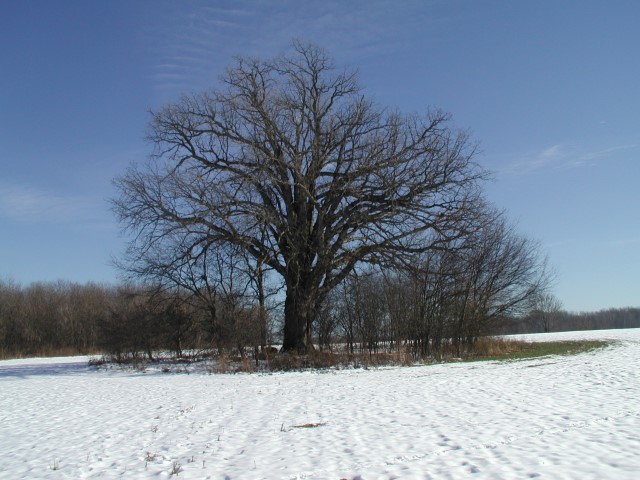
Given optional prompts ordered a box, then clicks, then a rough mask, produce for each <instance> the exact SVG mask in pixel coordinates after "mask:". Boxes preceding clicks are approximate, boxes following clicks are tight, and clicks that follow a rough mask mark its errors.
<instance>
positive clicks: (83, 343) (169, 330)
mask: <svg viewBox="0 0 640 480" xmlns="http://www.w3.org/2000/svg"><path fill="white" fill-rule="evenodd" d="M266 322H267V316H266V315H265V314H263V312H260V311H258V310H257V309H256V308H253V307H248V306H246V305H243V304H242V303H241V301H240V299H239V298H237V297H236V298H234V297H227V298H224V299H223V298H221V297H220V298H218V299H216V301H215V303H213V302H212V303H211V304H209V305H205V304H204V302H202V301H201V300H200V301H199V299H198V298H195V297H193V296H187V295H185V294H184V292H180V293H175V292H173V293H172V292H168V291H166V290H162V289H158V288H157V286H154V287H150V286H144V285H121V286H111V285H101V284H94V283H89V284H84V285H81V284H77V283H72V282H66V281H58V282H53V283H34V284H31V285H29V286H26V287H22V286H20V285H18V284H16V283H12V282H1V281H0V358H10V357H19V356H42V355H68V354H89V353H105V354H108V355H111V356H112V357H113V358H114V359H116V360H134V361H135V360H138V359H140V358H141V357H142V356H146V357H148V358H149V359H153V358H154V354H155V352H158V351H163V350H168V351H171V352H174V353H175V355H176V356H178V357H181V356H182V355H183V353H184V350H185V349H199V350H211V349H216V350H217V351H219V352H222V351H225V350H227V351H231V350H234V351H235V352H237V353H239V354H241V355H244V354H245V352H246V349H247V348H248V347H254V348H257V346H258V345H265V344H266V343H267V342H268V341H269V337H268V331H267V323H266Z"/></svg>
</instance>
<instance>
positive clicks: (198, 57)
mask: <svg viewBox="0 0 640 480" xmlns="http://www.w3.org/2000/svg"><path fill="white" fill-rule="evenodd" d="M180 5H181V8H179V9H175V10H173V11H172V12H170V13H169V14H168V15H171V18H166V17H162V18H159V19H158V21H157V24H156V25H154V26H153V27H152V28H150V29H149V32H150V33H149V40H150V48H151V49H152V53H153V54H154V56H155V57H156V58H157V59H158V60H157V63H156V65H155V66H154V67H153V71H152V81H153V82H154V86H155V88H156V89H157V91H159V92H161V93H162V94H163V96H171V97H175V96H176V95H177V94H180V93H185V92H188V91H193V90H200V89H203V88H208V87H209V86H211V84H212V82H214V81H215V79H216V77H217V76H218V75H219V74H220V73H222V72H223V71H224V68H225V67H226V66H227V65H228V64H229V62H230V61H231V58H232V57H233V56H234V55H238V54H241V55H248V56H251V55H256V56H260V57H267V58H268V57H271V56H273V55H277V54H279V53H281V52H283V51H284V50H286V49H287V47H288V46H289V44H290V41H291V39H292V38H299V39H301V40H303V41H310V42H315V43H318V44H320V45H321V46H323V47H324V48H326V49H327V50H328V51H329V52H330V53H331V54H332V55H334V56H335V58H336V60H338V61H339V62H345V63H347V64H361V63H362V62H363V60H364V59H366V58H368V57H372V58H373V57H378V56H379V55H380V54H381V53H383V52H384V51H389V50H392V49H394V48H397V47H398V45H401V44H406V43H407V42H411V38H408V37H410V36H411V35H413V34H415V33H416V32H423V31H424V29H425V28H427V27H428V25H429V24H430V23H431V22H434V21H437V20H436V19H435V18H433V15H429V10H428V9H425V2H424V1H413V2H406V3H405V4H403V5H404V7H403V9H400V10H399V9H398V8H397V4H396V3H395V2H393V1H389V0H359V1H354V2H349V4H348V6H345V3H344V2H342V1H339V0H327V1H325V2H308V3H304V4H301V3H300V2H298V1H296V0H281V1H278V2H264V3H256V2H249V1H244V0H238V1H236V2H234V5H233V8H220V7H216V6H212V5H211V4H210V3H209V2H204V1H197V0H196V1H193V2H190V3H189V4H188V5H189V7H188V8H185V7H184V4H180ZM407 10H409V12H407ZM394 19H395V20H398V22H400V20H402V25H403V28H402V29H398V28H390V27H389V25H390V24H394ZM398 22H395V23H398ZM345 32H348V35H345Z"/></svg>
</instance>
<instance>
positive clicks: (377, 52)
mask: <svg viewBox="0 0 640 480" xmlns="http://www.w3.org/2000/svg"><path fill="white" fill-rule="evenodd" d="M638 18H640V3H639V2H636V1H632V0H629V1H624V0H620V1H616V2H604V1H587V0H583V1H577V0H576V1H571V0H556V1H547V0H543V1H537V2H520V1H508V0H504V1H491V0H488V1H476V0H448V1H446V0H432V1H428V0H425V1H406V2H402V1H392V0H390V1H376V0H369V1H337V0H333V1H331V0H329V1H324V2H315V1H300V0H298V1H296V0H274V1H269V2H266V1H264V2H258V1H242V0H239V1H195V0H193V1H158V0H138V1H135V2H132V1H128V0H112V1H105V2H89V1H84V0H75V1H64V0H61V1H56V2H51V1H34V0H32V1H28V0H27V1H13V2H11V1H7V2H2V3H0V72H1V74H0V278H3V279H12V280H15V281H17V282H19V283H22V284H26V283H30V282H33V281H39V280H44V281H50V280H56V279H66V280H72V281H77V282H87V281H98V282H115V281H116V280H117V272H116V271H115V270H114V269H113V268H112V267H111V266H110V258H111V257H112V256H117V255H119V254H120V253H121V252H122V251H123V249H124V247H125V243H126V237H125V236H123V235H122V234H121V232H120V228H119V225H118V224H117V222H116V220H115V218H114V216H113V214H112V212H111V211H110V207H109V204H108V199H109V198H111V197H113V195H114V194H115V192H114V190H113V188H112V185H111V179H112V178H113V177H114V176H116V175H118V174H120V173H123V172H124V170H125V169H126V167H127V166H128V165H129V164H130V163H131V162H135V161H141V160H144V159H145V157H146V156H147V155H148V153H149V152H150V150H151V147H150V145H148V144H147V143H146V142H145V140H144V136H145V130H146V126H147V122H148V119H149V116H148V113H147V112H148V110H149V109H152V108H154V107H157V106H159V105H162V104H163V103H166V102H169V101H171V100H173V99H176V98H177V97H178V96H179V95H180V94H182V93H188V92H191V91H200V90H203V89H205V88H208V87H211V86H215V85H216V83H217V81H218V78H219V76H220V74H222V73H223V72H224V69H225V67H226V66H227V65H229V64H230V63H231V62H232V61H233V57H234V55H257V56H261V57H271V56H274V55H277V54H279V53H282V52H284V51H285V50H286V49H287V47H288V45H289V44H290V41H291V39H292V38H294V37H295V38H299V39H301V40H305V41H310V42H313V43H316V44H319V45H321V46H323V47H324V48H326V49H327V50H328V51H329V53H330V54H332V55H333V56H334V58H335V59H336V61H337V62H338V63H339V64H341V65H350V66H354V67H357V68H358V70H359V72H360V80H361V83H362V84H363V85H364V87H365V88H366V93H367V94H368V95H370V96H371V97H373V98H374V99H375V100H376V101H377V102H379V103H380V104H383V105H388V106H391V107H397V108H398V109H400V110H404V111H412V112H424V111H425V109H426V108H427V107H428V106H438V107H441V108H443V109H444V110H446V111H448V112H451V114H452V115H453V120H454V123H455V124H456V125H457V126H459V127H461V128H466V129H469V130H470V131H471V132H472V135H473V137H474V138H475V139H476V140H478V141H479V142H480V153H479V155H478V157H477V159H478V161H479V162H480V163H481V164H482V165H483V166H484V167H486V168H487V169H489V170H491V171H492V172H493V180H492V181H490V182H489V183H488V184H487V185H486V190H487V195H488V197H489V198H490V200H492V201H493V202H494V203H496V204H497V205H498V206H500V207H502V208H504V209H506V210H507V211H508V212H509V215H510V217H511V218H512V219H513V220H514V221H515V222H517V224H518V228H519V230H520V231H521V232H522V233H523V234H526V235H528V236H530V237H532V238H535V239H537V240H539V241H540V242H541V244H542V248H543V251H544V252H545V253H546V254H547V255H548V257H549V261H550V264H551V265H552V267H553V268H554V269H555V270H556V272H557V281H556V286H555V293H556V294H557V296H558V297H559V298H560V299H561V300H562V302H563V304H564V307H565V308H566V309H568V310H574V311H585V310H598V309H602V308H608V307H624V306H640V193H639V189H638V184H640V56H639V55H638V49H639V48H640V29H638V27H637V20H638Z"/></svg>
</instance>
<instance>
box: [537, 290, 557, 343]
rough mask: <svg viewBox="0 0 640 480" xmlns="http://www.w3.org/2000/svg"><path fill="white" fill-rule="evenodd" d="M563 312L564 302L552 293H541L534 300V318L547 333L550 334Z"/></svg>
mask: <svg viewBox="0 0 640 480" xmlns="http://www.w3.org/2000/svg"><path fill="white" fill-rule="evenodd" d="M561 310H562V302H561V301H560V300H559V299H558V298H557V297H556V296H555V295H553V294H552V293H549V292H544V291H543V292H540V293H539V294H538V295H536V296H535V297H534V298H533V311H532V312H531V313H530V316H531V317H533V318H534V319H535V321H536V323H537V325H538V326H539V327H540V328H541V329H542V331H544V332H545V333H547V332H550V331H551V329H552V327H553V324H554V322H555V320H556V318H557V317H558V315H559V313H560V311H561Z"/></svg>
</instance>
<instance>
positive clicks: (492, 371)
mask: <svg viewBox="0 0 640 480" xmlns="http://www.w3.org/2000/svg"><path fill="white" fill-rule="evenodd" d="M527 337H528V338H529V339H536V340H553V339H582V338H589V339H591V338H593V339H603V338H604V339H613V340H617V342H616V343H615V344H614V345H612V346H610V347H607V348H604V349H600V350H597V351H594V352H589V353H583V354H579V355H575V356H556V357H545V358H538V359H531V360H526V361H514V362H477V363H456V364H440V365H432V366H423V367H398V368H384V369H377V370H338V371H326V372H289V373H277V374H234V375H210V374H207V373H195V374H189V375H187V374H166V373H162V372H147V373H142V372H138V371H123V370H118V369H115V370H104V369H96V368H94V367H89V366H88V364H87V358H86V357H70V358H51V359H24V360H9V361H2V362H0V478H7V479H9V478H11V479H18V478H46V479H68V478H73V479H78V478H107V479H109V478H170V477H171V478H174V477H175V478H185V479H187V478H188V479H204V478H212V479H260V478H267V479H279V478H283V479H289V478H291V479H293V478H310V479H335V480H338V479H341V478H349V479H352V478H360V479H363V480H370V479H387V478H403V479H404V478H409V479H411V478H416V479H422V478H424V479H430V478H433V479H459V478H474V479H501V478H502V479H522V478H552V479H563V478H566V479H578V478H579V479H605V478H612V479H613V478H615V479H632V478H633V479H635V478H637V472H639V471H640V456H639V455H638V454H637V452H638V451H640V381H639V380H640V378H639V377H640V369H639V368H638V366H639V365H638V359H639V358H640V329H631V330H609V331H595V332H573V333H562V334H546V335H537V336H527Z"/></svg>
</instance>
